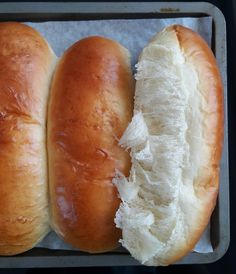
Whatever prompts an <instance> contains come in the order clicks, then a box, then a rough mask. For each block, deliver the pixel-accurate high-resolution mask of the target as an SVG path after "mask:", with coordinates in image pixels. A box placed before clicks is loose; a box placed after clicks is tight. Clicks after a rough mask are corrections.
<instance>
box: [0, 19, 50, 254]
mask: <svg viewBox="0 0 236 274" xmlns="http://www.w3.org/2000/svg"><path fill="white" fill-rule="evenodd" d="M54 63H55V56H54V54H53V52H52V50H51V49H50V47H49V46H48V44H47V42H46V41H45V40H44V39H43V38H42V37H41V35H40V34H39V33H38V32H37V31H35V30H34V29H32V28H31V27H28V26H26V25H23V24H20V23H1V24H0V98H1V100H0V197H1V199H0V255H14V254H18V253H21V252H24V251H26V250H28V249H30V248H31V247H33V246H34V245H35V244H36V243H37V242H38V241H39V240H41V239H42V238H43V236H44V235H45V234H46V233H47V232H48V230H49V220H48V197H47V187H48V186H47V157H46V109H47V98H48V92H49V85H50V79H51V76H52V71H53V69H54Z"/></svg>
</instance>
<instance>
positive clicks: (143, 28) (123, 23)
mask: <svg viewBox="0 0 236 274" xmlns="http://www.w3.org/2000/svg"><path fill="white" fill-rule="evenodd" d="M27 24H28V25H30V26H32V27H34V28H35V29H37V30H38V31H39V32H40V33H41V34H42V35H43V36H44V37H45V38H46V39H47V41H48V42H49V44H50V45H51V47H52V48H53V50H54V52H55V53H56V55H57V56H58V57H60V56H61V55H62V54H63V52H64V51H65V50H66V49H67V48H68V47H69V46H71V45H72V44H73V43H74V42H76V41H78V40H79V39H81V38H84V37H87V36H92V35H100V36H104V37H107V38H111V39H114V40H116V41H118V42H120V43H121V44H122V45H123V46H125V47H126V48H128V49H129V51H130V53H131V57H132V58H131V62H132V67H133V71H134V65H135V64H136V63H137V60H138V56H139V54H140V53H141V51H142V49H143V48H144V47H145V46H146V45H147V43H148V42H149V40H150V39H151V38H152V37H153V36H154V35H155V34H156V33H157V32H159V31H160V30H161V29H163V28H164V27H166V26H168V25H171V24H181V25H184V26H186V27H189V28H191V29H193V30H194V31H196V32H198V33H199V34H200V35H201V36H202V37H203V38H204V39H205V40H206V42H207V43H208V45H209V46H210V45H211V36H212V18H211V17H201V18H172V19H132V20H126V19H122V20H92V21H65V22H63V21H60V22H56V21H53V22H45V23H27ZM37 246H38V247H43V248H49V249H64V250H68V249H69V250H75V249H74V248H72V247H71V246H70V245H67V244H65V243H64V242H63V241H62V240H61V239H59V238H58V237H57V235H56V234H55V233H54V232H50V233H49V234H48V235H47V236H46V237H45V238H44V240H43V241H41V242H40V243H39V244H38V245H37ZM194 251H196V252H200V253H209V252H212V251H213V249H212V245H211V242H210V226H208V228H207V229H206V232H205V234H204V235H203V236H202V238H201V240H200V241H199V243H198V244H197V245H196V247H195V249H194Z"/></svg>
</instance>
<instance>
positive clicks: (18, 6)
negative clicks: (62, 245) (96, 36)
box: [0, 2, 230, 268]
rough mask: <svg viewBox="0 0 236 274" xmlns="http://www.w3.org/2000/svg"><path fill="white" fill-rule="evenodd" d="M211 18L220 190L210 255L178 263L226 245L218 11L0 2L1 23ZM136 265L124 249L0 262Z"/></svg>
mask: <svg viewBox="0 0 236 274" xmlns="http://www.w3.org/2000/svg"><path fill="white" fill-rule="evenodd" d="M206 15H208V16H211V17H212V19H213V38H212V45H213V47H212V49H213V51H214V53H215V56H216V58H217V61H218V64H219V66H220V70H221V75H222V78H223V84H224V103H225V105H224V107H225V128H224V133H225V134H224V149H223V156H222V161H221V175H220V191H219V197H218V201H217V206H216V208H215V211H214V213H213V215H212V218H211V241H212V244H213V252H211V253H207V254H203V253H195V252H192V253H190V254H189V255H188V256H186V257H185V258H183V259H182V260H181V261H179V262H178V263H177V264H197V263H210V262H214V261H216V260H218V259H219V258H221V257H222V256H223V255H224V254H225V252H226V251H227V249H228V246H229V240H230V239H229V238H230V237H229V174H228V124H227V121H228V119H227V76H226V66H227V64H226V26H225V19H224V16H223V14H222V13H221V11H220V10H219V9H218V8H217V7H215V6H214V5H212V4H210V3H205V2H195V3H181V2H159V3H153V2H137V3H135V2H132V3H125V2H124V3H111V2H110V3H82V2H81V3H79V2H77V3H69V2H67V3H60V2H58V3H40V2H38V3H24V2H21V3H19V2H17V3H13V2H11V3H0V21H33V22H45V21H55V20H57V21H58V20H62V21H65V20H66V21H68V20H91V19H97V20H99V19H132V18H136V19H137V18H139V19H141V18H170V17H186V16H187V17H201V16H206ZM121 265H139V263H138V262H137V261H136V260H134V259H133V258H132V257H131V256H130V255H129V253H127V252H126V251H125V250H124V249H118V250H117V251H113V252H109V253H104V254H94V255H90V254H87V253H84V252H80V251H68V250H49V249H42V248H33V249H32V250H30V251H28V252H25V253H23V254H21V255H17V256H12V257H0V267H2V268H7V267H11V268H29V267H78V266H121Z"/></svg>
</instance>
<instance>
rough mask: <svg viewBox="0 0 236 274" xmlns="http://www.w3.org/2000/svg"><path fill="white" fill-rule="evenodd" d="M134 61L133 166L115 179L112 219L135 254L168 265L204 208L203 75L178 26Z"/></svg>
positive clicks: (126, 140)
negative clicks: (198, 182) (117, 200)
mask: <svg viewBox="0 0 236 274" xmlns="http://www.w3.org/2000/svg"><path fill="white" fill-rule="evenodd" d="M136 67H137V74H136V80H137V82H136V90H135V109H134V117H133V119H132V121H131V123H130V124H129V126H128V128H127V129H126V131H125V133H124V135H123V136H122V138H121V139H120V145H121V146H123V147H125V148H127V149H131V158H132V168H131V172H130V176H129V178H128V179H127V178H125V177H124V176H123V175H122V174H121V173H120V172H119V171H117V172H116V177H115V178H114V179H113V182H114V184H115V185H116V186H117V188H118V191H119V195H120V197H121V200H122V203H121V206H120V208H119V210H118V211H117V214H116V218H115V222H116V225H117V227H119V228H121V229H122V234H123V239H122V240H121V243H122V245H123V246H124V247H126V248H127V249H128V250H129V251H130V253H131V254H132V255H133V257H134V258H136V259H137V260H139V261H140V262H141V263H143V264H146V265H165V264H166V261H167V260H168V258H169V257H171V256H174V254H175V252H177V250H178V249H179V248H181V247H182V246H185V245H187V244H188V241H189V239H188V237H189V234H190V233H192V232H191V230H192V228H191V226H192V224H193V223H194V220H196V218H197V214H199V208H200V207H201V200H200V199H199V198H198V196H197V194H196V192H195V188H194V183H193V182H194V178H195V177H196V176H197V175H198V167H199V165H201V161H202V159H201V158H200V156H199V153H197V151H198V150H200V149H201V150H203V149H204V142H203V133H202V127H201V123H202V120H201V119H202V118H201V117H202V115H201V113H200V106H201V101H200V99H199V96H196V95H197V94H199V91H198V82H199V79H198V75H197V72H196V70H195V68H194V66H193V64H191V63H189V62H188V61H187V59H186V58H185V55H184V52H182V49H181V48H180V45H179V42H178V38H177V36H176V34H175V32H174V30H172V31H169V32H168V33H167V32H165V31H163V32H161V33H159V34H157V35H156V36H155V37H154V39H153V40H152V42H151V43H150V44H149V45H148V46H147V47H146V48H145V49H144V50H143V52H142V54H141V57H140V60H139V63H138V64H137V65H136ZM197 207H199V208H197Z"/></svg>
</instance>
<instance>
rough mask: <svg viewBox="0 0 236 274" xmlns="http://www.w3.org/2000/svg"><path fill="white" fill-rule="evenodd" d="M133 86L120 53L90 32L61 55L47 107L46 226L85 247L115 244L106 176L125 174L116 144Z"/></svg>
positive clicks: (112, 193)
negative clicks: (48, 218) (49, 221)
mask: <svg viewBox="0 0 236 274" xmlns="http://www.w3.org/2000/svg"><path fill="white" fill-rule="evenodd" d="M133 92H134V85H133V79H132V74H131V70H130V67H129V57H128V53H127V51H126V50H125V49H124V48H122V47H121V46H120V45H119V44H117V43H115V42H114V41H112V40H109V39H105V38H101V37H90V38H86V39H83V40H81V41H79V42H77V43H75V44H74V45H73V46H72V47H71V48H69V49H68V50H67V52H66V53H65V54H64V56H63V57H62V59H61V60H60V63H59V65H58V68H57V70H56V73H55V77H54V80H53V84H52V90H51V99H50V105H49V117H48V121H49V131H48V148H49V174H50V194H51V207H52V208H51V209H52V217H53V226H54V228H55V230H56V232H57V233H58V234H59V235H60V236H61V237H63V239H64V240H65V241H66V242H68V243H70V244H72V245H73V246H75V247H77V248H79V249H80V250H83V251H88V252H104V251H108V250H111V249H114V248H115V247H117V245H118V239H119V238H120V231H119V230H118V229H117V228H115V224H114V217H115V212H116V210H117V209H118V206H119V203H120V200H119V199H118V196H117V191H116V188H115V186H113V184H112V182H111V180H112V178H113V176H114V172H115V169H116V168H117V169H119V170H121V171H122V172H123V173H125V174H126V175H128V173H129V169H130V157H129V154H128V152H125V151H124V150H122V149H121V148H120V147H119V146H118V140H119V138H120V137H121V135H122V134H123V132H124V130H125V128H126V126H127V125H128V123H129V121H130V120H131V117H132V112H133Z"/></svg>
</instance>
